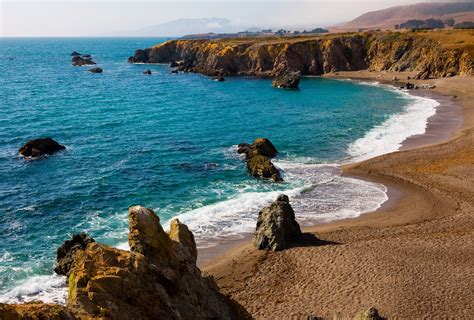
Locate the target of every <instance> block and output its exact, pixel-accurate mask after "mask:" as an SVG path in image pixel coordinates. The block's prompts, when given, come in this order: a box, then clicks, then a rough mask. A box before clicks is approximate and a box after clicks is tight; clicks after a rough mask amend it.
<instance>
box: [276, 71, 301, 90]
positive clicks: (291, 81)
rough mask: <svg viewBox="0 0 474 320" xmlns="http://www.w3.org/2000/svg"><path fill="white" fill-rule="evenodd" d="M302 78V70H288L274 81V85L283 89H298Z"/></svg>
mask: <svg viewBox="0 0 474 320" xmlns="http://www.w3.org/2000/svg"><path fill="white" fill-rule="evenodd" d="M300 80H301V72H299V71H296V72H292V71H288V72H285V73H283V74H281V75H279V76H278V77H276V78H275V79H274V80H273V82H272V86H274V87H275V88H282V89H297V88H298V85H299V84H300Z"/></svg>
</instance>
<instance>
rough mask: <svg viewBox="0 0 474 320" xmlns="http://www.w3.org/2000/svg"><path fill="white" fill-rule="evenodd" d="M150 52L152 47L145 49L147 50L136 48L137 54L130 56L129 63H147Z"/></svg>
mask: <svg viewBox="0 0 474 320" xmlns="http://www.w3.org/2000/svg"><path fill="white" fill-rule="evenodd" d="M149 52H150V49H145V50H141V49H138V50H135V54H134V55H133V57H130V58H128V62H129V63H146V62H148V53H149Z"/></svg>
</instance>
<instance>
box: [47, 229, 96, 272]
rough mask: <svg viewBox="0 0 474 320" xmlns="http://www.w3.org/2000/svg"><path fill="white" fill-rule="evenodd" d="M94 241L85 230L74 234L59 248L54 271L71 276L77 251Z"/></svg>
mask: <svg viewBox="0 0 474 320" xmlns="http://www.w3.org/2000/svg"><path fill="white" fill-rule="evenodd" d="M92 242H94V239H92V238H91V237H89V236H88V235H87V234H85V233H84V232H81V233H79V234H74V235H73V236H72V237H71V239H69V240H66V241H65V242H64V243H63V244H62V245H61V246H60V247H59V248H58V250H57V253H56V267H55V268H54V272H56V273H57V274H60V275H65V276H69V273H70V271H71V266H72V264H73V262H74V257H75V254H76V252H77V251H78V250H85V248H86V247H87V245H88V244H89V243H92Z"/></svg>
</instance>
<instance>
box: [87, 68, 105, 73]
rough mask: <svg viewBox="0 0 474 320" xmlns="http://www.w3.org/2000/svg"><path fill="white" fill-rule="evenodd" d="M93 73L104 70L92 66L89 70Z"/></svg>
mask: <svg viewBox="0 0 474 320" xmlns="http://www.w3.org/2000/svg"><path fill="white" fill-rule="evenodd" d="M87 71H89V72H91V73H102V72H103V71H104V70H102V68H92V69H89V70H87Z"/></svg>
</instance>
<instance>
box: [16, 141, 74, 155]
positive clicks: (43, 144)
mask: <svg viewBox="0 0 474 320" xmlns="http://www.w3.org/2000/svg"><path fill="white" fill-rule="evenodd" d="M64 149H66V147H65V146H63V145H60V144H59V143H57V142H56V141H54V140H53V139H51V138H39V139H34V140H30V141H28V142H27V143H26V144H25V145H24V146H23V147H21V148H20V149H19V150H18V152H19V153H20V154H21V155H22V156H24V157H33V158H34V157H39V156H42V155H47V154H53V153H55V152H58V151H60V150H64Z"/></svg>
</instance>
